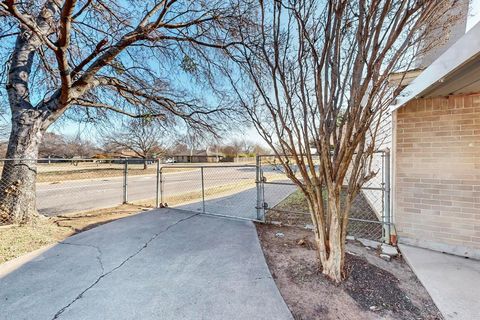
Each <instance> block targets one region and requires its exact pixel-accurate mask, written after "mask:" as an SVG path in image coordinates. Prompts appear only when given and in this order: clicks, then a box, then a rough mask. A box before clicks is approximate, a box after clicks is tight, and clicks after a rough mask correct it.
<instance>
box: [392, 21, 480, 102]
mask: <svg viewBox="0 0 480 320" xmlns="http://www.w3.org/2000/svg"><path fill="white" fill-rule="evenodd" d="M479 52H480V23H477V24H476V25H475V26H473V27H472V28H471V29H470V30H469V31H468V32H467V33H466V34H465V35H463V36H462V37H461V38H460V39H458V41H457V42H455V44H454V45H452V46H451V47H450V48H448V49H447V51H445V52H444V53H443V54H442V55H441V56H440V57H438V59H437V60H435V61H434V62H433V63H432V64H431V65H430V66H428V68H426V69H425V70H424V71H423V72H422V73H421V74H420V75H419V76H418V77H417V78H416V79H415V80H413V81H412V83H411V84H410V85H408V86H407V87H406V88H405V90H404V91H403V94H404V95H403V96H401V97H399V98H398V100H397V104H395V105H393V106H391V107H390V109H391V111H394V110H396V109H398V108H400V107H402V106H403V105H405V104H406V103H407V102H409V101H410V100H412V99H415V98H420V97H422V96H423V95H425V94H426V93H428V91H429V89H430V88H432V87H433V86H434V85H436V84H437V83H441V82H442V81H443V79H444V78H445V77H447V76H448V75H449V74H450V73H452V72H453V71H455V70H458V69H459V68H461V67H462V65H464V64H465V63H467V62H469V61H470V60H471V59H472V58H474V57H475V56H477V55H478V53H479Z"/></svg>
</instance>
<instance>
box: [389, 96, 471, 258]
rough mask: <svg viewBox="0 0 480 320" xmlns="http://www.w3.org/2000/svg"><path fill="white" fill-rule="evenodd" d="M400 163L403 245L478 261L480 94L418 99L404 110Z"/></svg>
mask: <svg viewBox="0 0 480 320" xmlns="http://www.w3.org/2000/svg"><path fill="white" fill-rule="evenodd" d="M394 157H395V160H394V166H395V171H394V172H395V180H394V183H395V187H394V191H395V195H394V199H395V200H394V201H395V203H394V206H395V207H394V215H395V223H396V227H397V232H398V235H399V237H400V239H401V238H402V237H404V238H408V239H412V240H415V241H417V242H419V243H430V242H431V243H437V244H438V243H440V244H444V245H445V249H442V250H444V251H449V250H448V248H454V247H455V248H456V249H455V250H453V249H452V250H451V251H452V253H457V254H465V255H469V256H478V254H479V252H480V94H479V95H468V96H467V95H466V96H455V97H449V98H432V99H418V100H414V101H411V102H410V103H409V104H407V105H406V106H404V107H403V108H401V109H399V110H398V111H397V114H396V124H395V155H394ZM417 244H418V243H417ZM427 247H428V246H427ZM458 248H461V250H460V251H462V250H463V251H464V252H463V253H462V252H459V250H458ZM437 249H438V246H437ZM453 251H455V252H453ZM472 252H475V253H473V254H472Z"/></svg>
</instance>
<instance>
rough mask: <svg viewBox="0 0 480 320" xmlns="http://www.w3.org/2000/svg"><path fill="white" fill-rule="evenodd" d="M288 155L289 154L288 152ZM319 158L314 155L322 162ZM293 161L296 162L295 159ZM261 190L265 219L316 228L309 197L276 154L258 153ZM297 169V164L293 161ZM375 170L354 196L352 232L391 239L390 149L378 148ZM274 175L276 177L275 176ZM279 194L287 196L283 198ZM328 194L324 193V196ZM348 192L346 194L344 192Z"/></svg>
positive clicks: (276, 222)
mask: <svg viewBox="0 0 480 320" xmlns="http://www.w3.org/2000/svg"><path fill="white" fill-rule="evenodd" d="M285 157H286V158H288V156H285ZM318 162H319V158H317V159H314V165H318ZM292 163H295V162H294V161H293V160H292ZM257 167H258V168H259V173H258V174H259V176H260V177H259V181H260V184H261V188H260V189H261V191H259V193H258V196H257V208H259V209H260V210H262V213H261V214H259V215H260V216H262V218H263V219H262V220H265V221H266V222H269V223H274V224H283V225H293V226H298V227H303V228H312V227H313V225H312V222H311V217H310V212H309V208H308V204H307V201H306V199H305V197H304V195H303V193H302V192H301V191H300V190H299V188H298V187H297V186H296V185H295V184H294V183H293V182H292V181H291V180H290V179H289V178H288V177H287V175H286V174H285V172H284V169H283V166H282V165H281V164H279V163H278V160H277V159H276V157H275V156H258V157H257ZM290 167H291V168H292V170H293V171H294V172H295V169H296V165H290ZM372 170H374V171H377V172H378V173H377V175H376V176H375V177H374V178H373V179H371V180H370V181H369V182H367V183H366V184H365V185H364V186H363V187H362V189H361V192H360V193H359V194H358V195H357V197H356V198H355V199H354V201H353V204H352V209H351V212H350V217H349V226H348V234H349V235H351V236H354V237H356V238H366V239H372V240H377V241H384V242H387V243H389V242H390V237H391V236H390V235H391V219H390V217H391V212H390V154H389V152H388V150H386V151H378V152H375V153H374V155H373V159H372ZM272 177H273V178H274V179H272ZM279 196H280V197H281V196H283V198H281V199H279ZM325 196H326V195H325V194H324V197H325ZM343 196H344V195H343Z"/></svg>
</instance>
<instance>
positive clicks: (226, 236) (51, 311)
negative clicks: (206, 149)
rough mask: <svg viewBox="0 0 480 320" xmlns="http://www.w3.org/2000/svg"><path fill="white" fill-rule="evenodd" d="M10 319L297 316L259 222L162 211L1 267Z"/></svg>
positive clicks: (0, 290) (0, 293)
mask: <svg viewBox="0 0 480 320" xmlns="http://www.w3.org/2000/svg"><path fill="white" fill-rule="evenodd" d="M0 305H1V310H2V312H0V319H9V320H16V319H39V320H43V319H72V320H75V319H82V320H90V319H144V320H148V319H222V320H223V319H272V320H273V319H275V320H277V319H278V320H281V319H292V316H291V314H290V312H289V310H288V308H287V306H286V304H285V302H284V301H283V299H282V297H281V295H280V293H279V291H278V289H277V287H276V285H275V282H274V281H273V279H272V276H271V274H270V272H269V270H268V267H267V265H266V263H265V259H264V256H263V253H262V250H261V248H260V244H259V241H258V238H257V234H256V230H255V227H254V225H253V223H252V222H250V221H241V220H232V219H224V218H218V217H212V216H205V215H197V214H196V213H194V212H188V211H181V210H174V209H159V210H153V211H150V212H145V213H141V214H138V215H135V216H131V217H128V218H124V219H120V220H117V221H114V222H111V223H108V224H105V225H102V226H99V227H97V228H94V229H91V230H88V231H86V232H83V233H80V234H77V235H75V236H73V237H70V238H67V239H66V240H64V241H63V242H62V243H59V244H57V245H55V246H53V247H51V248H49V249H47V250H44V251H43V252H41V253H36V254H32V255H30V256H27V257H23V258H20V259H16V260H12V261H10V262H7V263H5V264H3V265H1V266H0Z"/></svg>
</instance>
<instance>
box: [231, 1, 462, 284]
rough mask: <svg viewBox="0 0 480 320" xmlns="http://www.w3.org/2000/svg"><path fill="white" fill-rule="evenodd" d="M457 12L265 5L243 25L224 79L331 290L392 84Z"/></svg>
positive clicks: (390, 4) (366, 4)
mask: <svg viewBox="0 0 480 320" xmlns="http://www.w3.org/2000/svg"><path fill="white" fill-rule="evenodd" d="M452 5H455V1H436V0H431V1H415V0H381V1H376V0H359V1H342V0H331V1H320V0H319V1H316V0H267V1H258V2H257V11H255V12H251V14H252V16H253V18H252V17H251V18H250V19H248V20H247V19H245V21H244V23H241V24H239V28H238V35H239V37H240V38H241V41H242V42H243V43H244V44H245V46H243V47H242V50H240V52H238V51H232V53H231V54H232V57H233V58H234V59H235V60H236V62H237V68H238V66H239V69H240V71H238V70H237V69H235V67H231V69H229V70H227V73H228V74H229V75H230V79H231V83H232V85H233V88H234V89H235V91H236V93H237V94H238V97H239V100H240V101H241V103H242V105H243V106H244V107H245V109H246V110H247V112H248V114H249V116H250V117H251V119H252V121H253V122H254V124H255V126H256V129H257V130H258V132H259V133H260V135H261V136H262V137H263V138H264V139H265V141H266V142H267V143H268V144H269V146H270V148H271V149H272V150H273V151H274V153H275V154H276V157H277V159H278V161H279V162H280V163H281V164H282V165H283V167H284V170H285V172H286V173H287V175H288V177H289V178H290V179H291V180H292V181H293V182H294V183H295V184H296V185H297V186H298V187H299V189H300V190H301V191H302V192H303V194H304V195H305V197H306V200H307V202H308V205H309V208H310V212H311V219H312V221H313V225H314V232H315V240H316V244H317V247H318V256H319V260H320V263H321V267H322V272H323V273H324V274H325V275H326V276H328V277H329V278H331V279H332V280H334V281H335V282H340V281H341V280H342V278H343V277H344V276H345V274H344V270H345V269H344V265H345V239H346V233H347V225H348V218H349V212H350V208H351V206H352V202H353V200H354V198H355V197H356V196H357V194H358V193H359V192H360V189H361V187H362V185H364V184H365V183H366V182H367V181H368V180H369V179H371V178H372V177H373V176H375V174H376V173H377V172H375V170H374V169H373V168H372V166H371V163H372V154H373V152H374V151H375V149H376V145H375V142H376V141H377V140H378V138H379V130H380V129H379V128H380V124H381V122H382V118H384V115H385V114H386V112H387V111H388V108H389V106H390V105H391V104H392V103H393V102H394V100H395V98H396V97H397V96H398V95H399V93H400V92H401V89H402V84H401V81H400V82H397V83H389V81H388V80H389V75H391V74H394V73H400V75H401V74H402V72H403V71H407V70H410V69H412V68H413V67H415V65H414V61H415V59H414V58H415V57H419V56H421V55H422V54H423V53H425V52H426V51H427V50H429V48H432V47H434V46H436V45H438V44H439V43H441V41H442V35H444V34H448V30H449V26H450V25H451V23H452V21H453V20H455V16H454V15H453V14H451V16H449V15H450V13H449V12H451V11H449V9H450V8H451V6H452ZM432 32H433V33H432ZM432 34H437V35H438V37H432V36H429V35H432ZM427 39H428V40H427ZM240 73H241V74H240ZM239 74H240V75H239ZM234 75H236V76H234ZM285 155H289V156H285ZM342 192H344V193H345V194H346V196H345V199H343V197H342V201H341V196H340V195H341V193H342Z"/></svg>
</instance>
